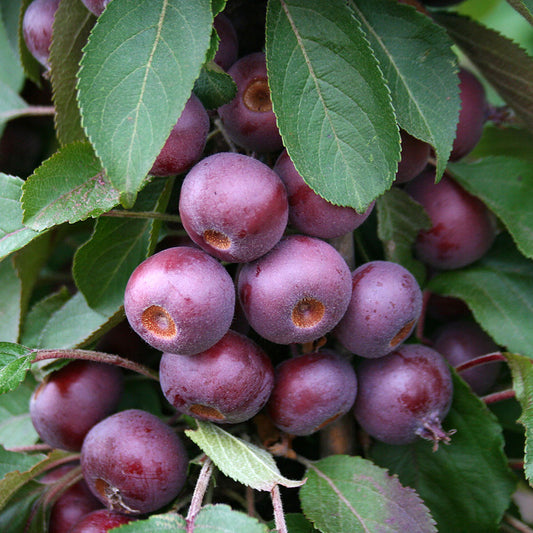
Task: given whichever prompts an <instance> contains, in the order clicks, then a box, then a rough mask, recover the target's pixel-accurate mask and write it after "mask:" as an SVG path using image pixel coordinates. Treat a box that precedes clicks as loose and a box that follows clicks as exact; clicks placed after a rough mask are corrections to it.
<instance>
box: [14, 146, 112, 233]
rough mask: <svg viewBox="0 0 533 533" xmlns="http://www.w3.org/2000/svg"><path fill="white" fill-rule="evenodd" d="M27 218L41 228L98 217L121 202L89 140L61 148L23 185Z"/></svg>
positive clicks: (35, 228) (34, 226)
mask: <svg viewBox="0 0 533 533" xmlns="http://www.w3.org/2000/svg"><path fill="white" fill-rule="evenodd" d="M22 191H23V192H22V199H21V202H22V208H23V210H24V218H23V222H24V224H26V226H28V227H30V228H32V229H34V230H36V231H39V230H43V229H46V228H51V227H52V226H57V225H58V224H62V223H63V222H70V223H71V224H72V223H74V222H78V221H79V220H85V219H86V218H88V217H98V216H99V215H101V214H102V213H105V212H106V211H109V210H110V209H112V208H113V207H114V206H116V205H117V204H118V203H119V194H118V191H116V190H115V189H114V188H113V187H112V185H111V184H110V183H109V180H108V179H107V178H106V176H105V175H104V173H103V171H102V166H101V164H100V161H99V160H98V159H97V157H96V156H95V155H94V151H93V149H92V147H91V145H90V144H89V143H87V142H85V143H81V142H76V143H73V144H69V145H66V146H64V147H63V148H61V149H60V150H59V151H58V152H56V153H55V154H54V155H53V156H52V157H50V158H49V159H47V160H46V161H45V162H44V163H43V164H42V165H41V166H40V167H39V168H37V169H36V170H35V172H34V173H33V174H32V175H31V176H30V177H29V178H28V179H27V180H26V182H25V183H24V185H23V187H22Z"/></svg>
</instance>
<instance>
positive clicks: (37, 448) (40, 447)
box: [6, 444, 53, 453]
mask: <svg viewBox="0 0 533 533" xmlns="http://www.w3.org/2000/svg"><path fill="white" fill-rule="evenodd" d="M52 449H53V448H52V447H51V446H49V445H48V444H33V445H32V446H13V448H6V451H8V452H17V453H34V452H51V451H52Z"/></svg>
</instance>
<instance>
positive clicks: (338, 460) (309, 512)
mask: <svg viewBox="0 0 533 533" xmlns="http://www.w3.org/2000/svg"><path fill="white" fill-rule="evenodd" d="M306 475H307V478H308V479H307V483H306V484H305V485H304V486H303V487H302V488H301V490H300V500H301V502H302V509H303V512H304V514H305V516H307V518H309V519H310V520H311V521H312V522H313V523H314V524H315V526H316V527H318V529H320V531H322V532H324V533H338V532H339V531H346V532H347V531H350V533H366V532H369V531H383V532H384V533H385V532H393V531H396V532H398V533H400V532H401V533H404V532H406V531H409V532H410V533H415V532H419V533H429V532H431V531H436V529H435V527H434V522H433V519H432V518H431V516H430V514H429V511H428V510H427V508H426V507H425V505H424V504H423V502H422V500H421V499H420V498H419V497H418V495H417V494H416V493H415V491H414V490H412V489H411V488H406V487H402V486H401V484H400V483H399V481H398V479H396V478H394V477H391V476H389V475H388V474H387V472H386V471H385V470H383V469H382V468H379V467H377V466H376V465H374V464H373V463H371V462H370V461H367V460H366V459H363V458H362V457H349V456H347V455H332V456H330V457H326V458H325V459H321V460H320V461H318V462H316V463H311V462H309V464H308V469H307V472H306Z"/></svg>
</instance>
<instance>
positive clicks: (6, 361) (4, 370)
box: [0, 342, 34, 394]
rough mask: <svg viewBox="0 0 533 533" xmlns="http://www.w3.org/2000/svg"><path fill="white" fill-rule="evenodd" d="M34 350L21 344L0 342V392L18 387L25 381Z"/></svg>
mask: <svg viewBox="0 0 533 533" xmlns="http://www.w3.org/2000/svg"><path fill="white" fill-rule="evenodd" d="M33 358H34V354H33V352H32V351H31V350H30V349H28V348H26V347H25V346H22V345H20V344H14V343H11V342H0V394H3V393H5V392H9V391H12V390H14V389H16V388H17V387H18V386H19V385H20V383H22V382H23V381H24V378H25V377H26V373H27V372H28V370H29V368H30V366H31V362H32V361H33Z"/></svg>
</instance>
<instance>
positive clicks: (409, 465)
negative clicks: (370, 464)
mask: <svg viewBox="0 0 533 533" xmlns="http://www.w3.org/2000/svg"><path fill="white" fill-rule="evenodd" d="M444 426H445V428H446V429H451V428H454V429H456V430H457V432H456V433H455V434H454V435H453V436H452V439H451V444H450V445H449V446H445V445H441V446H440V447H439V449H438V450H437V451H436V452H433V451H432V450H431V446H430V445H428V443H427V442H425V441H422V440H418V441H417V442H416V443H413V444H411V445H408V446H392V445H387V444H382V443H376V444H375V445H374V446H373V447H372V450H371V455H372V458H373V459H374V460H375V461H376V462H377V464H379V465H381V466H384V467H386V468H388V469H389V470H390V471H391V472H393V473H395V474H398V475H399V477H400V481H401V482H402V483H403V484H405V485H409V486H411V487H413V488H414V489H416V491H417V492H418V494H419V495H420V497H421V498H422V499H423V500H424V502H425V504H426V505H427V506H428V507H429V509H430V510H431V513H432V515H433V517H434V518H435V520H436V521H437V528H438V531H439V532H441V533H448V532H449V533H463V532H464V533H491V532H494V533H496V532H497V531H498V530H499V529H498V526H499V523H500V521H501V519H502V517H503V514H504V512H505V511H506V510H507V508H508V506H509V503H510V500H511V495H512V493H513V492H514V490H515V487H516V478H515V477H514V475H513V474H512V472H511V471H510V470H509V466H508V463H507V458H506V456H505V454H504V452H503V445H504V441H503V437H502V430H501V427H500V425H499V424H498V422H497V421H496V418H495V417H494V415H493V414H492V413H491V412H490V411H489V410H488V409H487V407H486V406H485V404H484V403H483V402H482V401H481V400H480V399H479V398H478V397H477V396H475V395H474V394H473V393H472V391H471V390H470V389H469V387H468V386H467V385H466V384H465V383H464V381H462V380H461V379H460V378H458V377H457V376H455V375H454V398H453V403H452V406H451V409H450V412H449V414H448V415H447V417H446V418H445V419H444ZM488 494H490V498H488V497H487V495H488Z"/></svg>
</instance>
